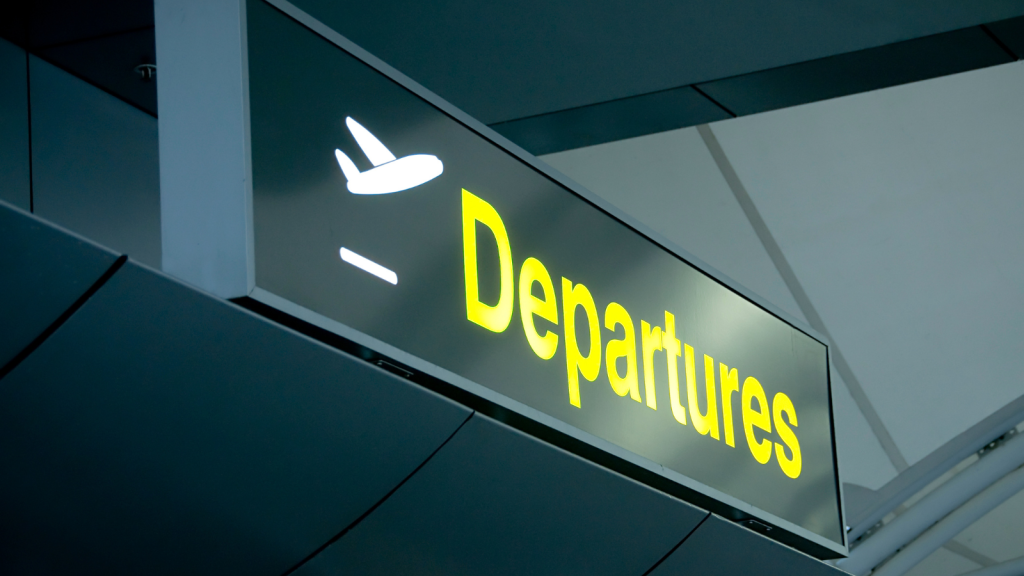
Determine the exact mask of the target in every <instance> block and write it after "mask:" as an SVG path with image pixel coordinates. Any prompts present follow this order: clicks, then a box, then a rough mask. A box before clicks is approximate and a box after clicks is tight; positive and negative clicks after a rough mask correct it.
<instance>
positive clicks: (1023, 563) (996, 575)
mask: <svg viewBox="0 0 1024 576" xmlns="http://www.w3.org/2000/svg"><path fill="white" fill-rule="evenodd" d="M961 576H1024V556H1021V557H1020V558H1015V559H1013V560H1009V561H1006V562H1003V563H1002V564H996V565H995V566H989V567H986V568H982V569H981V570H975V571H973V572H967V573H966V574H961Z"/></svg>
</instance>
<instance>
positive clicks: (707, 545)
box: [650, 515, 848, 576]
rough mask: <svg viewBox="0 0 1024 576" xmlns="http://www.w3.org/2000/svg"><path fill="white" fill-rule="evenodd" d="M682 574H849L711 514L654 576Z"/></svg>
mask: <svg viewBox="0 0 1024 576" xmlns="http://www.w3.org/2000/svg"><path fill="white" fill-rule="evenodd" d="M678 574H700V575H701V576H736V575H737V574H757V576H844V575H846V572H843V571H842V570H839V569H838V568H835V567H833V566H832V565H830V564H826V563H824V562H822V561H820V560H817V559H815V558H811V557H810V556H807V555H806V554H802V553H800V552H797V551H796V550H793V549H791V548H786V547H785V546H781V545H780V544H778V543H776V542H774V541H772V540H769V539H768V538H765V537H764V536H761V535H760V534H757V533H755V532H752V531H750V530H748V529H746V528H744V527H742V526H739V525H738V524H735V523H733V522H729V521H728V520H725V519H723V518H721V517H720V516H715V515H711V517H709V518H708V519H707V520H706V521H705V522H703V523H702V524H701V525H700V527H699V528H697V530H696V531H695V532H694V533H693V534H692V535H691V536H690V537H689V538H687V539H686V541H685V542H683V543H682V545H681V546H679V548H677V549H676V550H675V551H674V552H672V554H671V555H670V556H669V557H668V558H666V559H665V561H664V562H662V563H661V564H660V565H659V566H658V567H657V568H656V569H655V570H654V571H653V572H651V574H650V576H675V575H678ZM847 576H848V575H847Z"/></svg>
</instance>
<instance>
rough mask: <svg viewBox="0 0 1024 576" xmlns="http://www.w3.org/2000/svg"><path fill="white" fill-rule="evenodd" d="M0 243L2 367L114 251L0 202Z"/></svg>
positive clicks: (65, 306)
mask: <svg viewBox="0 0 1024 576" xmlns="http://www.w3.org/2000/svg"><path fill="white" fill-rule="evenodd" d="M0 246H3V250H0V278H3V282H2V283H0V326H3V329H2V330H0V370H2V369H3V367H4V366H5V365H6V364H7V363H8V362H9V361H11V360H12V359H13V358H14V357H15V356H16V355H18V354H19V353H21V352H22V350H24V349H25V347H26V346H28V345H29V344H30V343H31V342H32V341H33V340H34V339H35V338H36V337H37V336H39V335H40V334H42V333H43V331H44V330H46V329H47V328H48V327H49V326H50V325H51V324H52V323H53V322H54V321H56V320H57V319H58V318H60V316H61V315H62V314H64V312H65V311H66V310H67V309H68V308H70V307H71V305H72V304H74V303H75V301H76V300H78V299H79V298H80V297H81V296H82V295H83V294H85V292H86V291H87V290H89V288H90V287H91V286H92V285H93V283H95V282H96V281H97V280H99V278H100V276H102V275H103V274H104V273H105V272H106V271H107V270H108V269H110V267H111V266H112V265H113V264H114V261H115V260H116V259H117V257H118V255H117V254H115V253H113V252H111V251H109V250H107V249H105V248H101V247H99V246H97V245H95V244H93V243H91V242H89V241H87V240H83V239H81V238H76V237H74V236H71V235H69V234H66V233H64V232H62V231H59V230H57V229H56V228H54V227H53V226H52V225H51V224H48V223H46V222H43V221H41V220H39V219H38V218H35V217H33V216H31V215H29V214H28V213H27V212H23V211H21V210H18V209H16V208H11V207H10V206H8V205H6V204H3V203H0ZM0 374H2V372H0Z"/></svg>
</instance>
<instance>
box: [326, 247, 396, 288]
mask: <svg viewBox="0 0 1024 576" xmlns="http://www.w3.org/2000/svg"><path fill="white" fill-rule="evenodd" d="M339 252H340V254H341V259H342V260H344V261H345V262H348V263H349V264H351V265H353V266H355V267H356V268H359V269H360V270H364V271H366V272H369V273H370V274H373V275H374V276H376V277H377V278H380V279H381V280H384V281H385V282H390V283H392V284H398V274H395V273H394V272H392V271H391V270H388V269H387V268H385V267H383V266H381V265H380V264H377V263H376V262H374V261H372V260H370V259H368V258H364V257H362V256H360V255H359V254H356V253H355V252H353V251H351V250H349V249H348V248H344V247H343V248H342V249H341V250H340V251H339Z"/></svg>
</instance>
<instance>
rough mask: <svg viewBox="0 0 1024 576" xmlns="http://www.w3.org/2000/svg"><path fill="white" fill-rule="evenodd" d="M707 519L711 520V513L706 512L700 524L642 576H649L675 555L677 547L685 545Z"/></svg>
mask: <svg viewBox="0 0 1024 576" xmlns="http://www.w3.org/2000/svg"><path fill="white" fill-rule="evenodd" d="M708 518H711V513H710V512H708V513H707V515H705V516H704V517H703V518H701V520H700V522H698V523H697V525H696V526H694V527H693V529H692V530H690V531H689V532H687V534H686V536H683V539H682V540H680V541H679V543H678V544H676V545H675V546H673V547H672V549H671V550H669V551H668V552H666V553H665V555H664V556H662V557H661V558H660V559H658V561H657V562H655V563H654V566H651V567H650V568H648V569H647V571H646V572H644V573H643V576H650V574H651V573H652V572H654V571H655V570H656V569H657V568H658V566H661V565H662V563H663V562H665V560H668V558H669V556H671V555H673V554H675V552H676V550H678V549H679V547H680V546H682V545H683V543H685V542H686V541H687V540H689V539H690V536H693V535H694V534H695V533H696V532H697V530H698V529H700V527H701V526H703V525H704V523H705V522H707V521H708Z"/></svg>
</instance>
